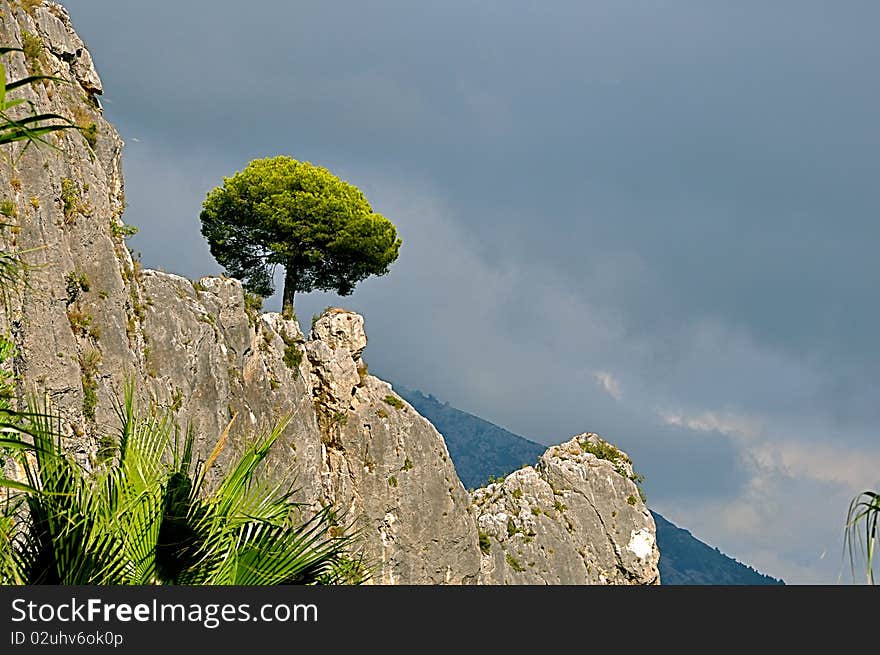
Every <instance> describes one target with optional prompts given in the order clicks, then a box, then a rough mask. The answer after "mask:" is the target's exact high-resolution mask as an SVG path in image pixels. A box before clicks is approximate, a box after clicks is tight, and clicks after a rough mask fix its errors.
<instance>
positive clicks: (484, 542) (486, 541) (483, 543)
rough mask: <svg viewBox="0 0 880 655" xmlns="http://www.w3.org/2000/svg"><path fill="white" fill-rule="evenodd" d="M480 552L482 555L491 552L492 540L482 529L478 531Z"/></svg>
mask: <svg viewBox="0 0 880 655" xmlns="http://www.w3.org/2000/svg"><path fill="white" fill-rule="evenodd" d="M480 552H481V553H483V555H488V554H489V553H491V552H492V540H491V539H490V538H489V535H487V534H486V533H485V532H483V531H482V530H481V531H480Z"/></svg>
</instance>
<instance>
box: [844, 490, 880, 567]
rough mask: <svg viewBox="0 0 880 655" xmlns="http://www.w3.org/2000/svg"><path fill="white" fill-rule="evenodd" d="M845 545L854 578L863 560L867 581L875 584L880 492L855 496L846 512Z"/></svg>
mask: <svg viewBox="0 0 880 655" xmlns="http://www.w3.org/2000/svg"><path fill="white" fill-rule="evenodd" d="M844 547H845V548H846V549H847V552H848V554H849V561H850V567H851V570H852V575H853V580H855V578H856V572H855V567H856V562H858V561H859V560H862V562H863V563H864V567H865V574H866V578H867V582H868V584H869V585H872V584H874V583H875V582H876V577H875V575H874V568H875V558H876V555H877V549H878V547H880V493H878V492H876V491H864V492H862V493H861V494H859V495H858V496H856V497H855V498H853V500H852V502H851V503H850V505H849V510H848V511H847V514H846V530H845V532H844Z"/></svg>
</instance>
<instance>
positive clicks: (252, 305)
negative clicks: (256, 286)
mask: <svg viewBox="0 0 880 655" xmlns="http://www.w3.org/2000/svg"><path fill="white" fill-rule="evenodd" d="M244 311H245V312H246V313H247V315H248V316H249V317H250V318H251V319H252V320H256V317H257V316H258V315H259V313H260V312H262V311H263V296H261V295H259V294H256V293H251V292H250V291H248V290H247V289H245V291H244Z"/></svg>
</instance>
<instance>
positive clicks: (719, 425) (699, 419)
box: [658, 410, 761, 440]
mask: <svg viewBox="0 0 880 655" xmlns="http://www.w3.org/2000/svg"><path fill="white" fill-rule="evenodd" d="M658 413H659V415H660V419H661V420H662V421H663V423H664V424H666V425H674V426H676V427H680V428H687V429H688V430H693V431H695V432H720V433H721V434H726V435H727V436H730V437H744V438H746V439H749V440H751V439H755V438H756V437H758V436H760V435H761V422H760V421H759V420H757V419H755V418H752V417H749V416H744V415H741V414H733V413H729V412H713V411H704V412H700V413H698V414H691V415H688V414H686V413H684V412H681V411H677V412H673V411H668V410H664V411H660V412H658Z"/></svg>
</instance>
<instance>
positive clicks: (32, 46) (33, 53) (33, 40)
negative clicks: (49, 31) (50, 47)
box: [21, 30, 43, 60]
mask: <svg viewBox="0 0 880 655" xmlns="http://www.w3.org/2000/svg"><path fill="white" fill-rule="evenodd" d="M21 49H22V51H23V52H24V56H25V58H26V59H28V60H34V59H39V58H40V55H42V54H43V39H41V38H40V37H39V36H38V35H36V34H31V33H30V32H28V31H27V30H22V31H21Z"/></svg>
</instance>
